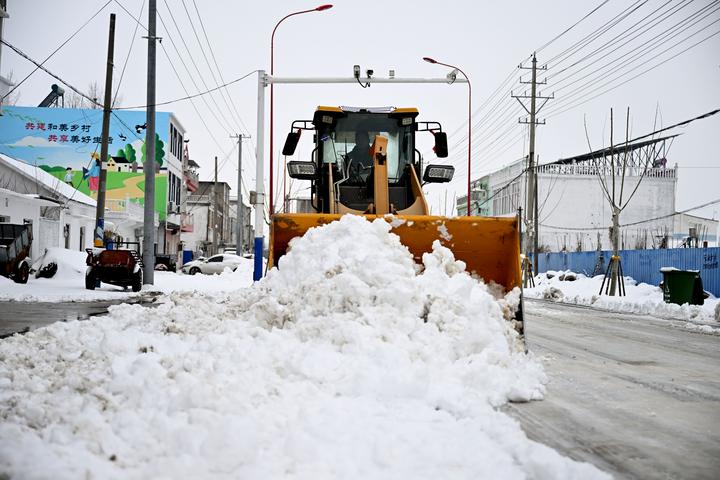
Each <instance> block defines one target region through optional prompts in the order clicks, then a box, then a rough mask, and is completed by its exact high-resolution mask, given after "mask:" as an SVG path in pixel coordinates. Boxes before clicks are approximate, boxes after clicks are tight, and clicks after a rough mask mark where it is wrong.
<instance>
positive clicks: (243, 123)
mask: <svg viewBox="0 0 720 480" xmlns="http://www.w3.org/2000/svg"><path fill="white" fill-rule="evenodd" d="M184 5H185V2H184V1H183V6H184ZM193 6H194V7H195V14H196V15H197V17H198V21H199V22H200V28H201V29H202V32H203V36H204V37H205V42H206V43H207V46H208V50H210V56H211V57H212V59H213V63H214V64H215V68H216V69H217V72H218V76H219V77H220V82H222V83H223V84H224V86H225V95H226V96H227V98H228V101H229V102H230V105H231V106H232V109H233V111H234V112H235V115H236V116H237V120H238V122H239V123H240V125H242V126H243V128H245V131H246V133H248V134H249V132H250V129H249V128H248V127H247V125H245V122H243V119H242V115H240V112H239V111H238V109H237V107H236V106H235V103H234V102H233V101H232V96H231V95H230V91H229V90H228V88H227V85H229V84H228V83H226V82H225V79H224V78H223V74H222V70H221V69H220V66H219V65H218V61H217V58H215V52H214V51H213V48H212V44H211V43H210V39H209V38H208V34H207V30H205V24H204V23H203V20H202V17H201V16H200V10H199V9H198V6H197V3H195V0H193Z"/></svg>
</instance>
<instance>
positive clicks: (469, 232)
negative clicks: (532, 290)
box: [268, 213, 522, 291]
mask: <svg viewBox="0 0 720 480" xmlns="http://www.w3.org/2000/svg"><path fill="white" fill-rule="evenodd" d="M364 216H365V217H366V218H367V219H368V220H369V221H372V220H374V219H376V218H384V219H385V220H386V221H388V222H389V223H390V222H392V221H393V220H397V219H400V220H404V222H402V224H400V225H398V226H395V227H393V228H392V229H391V231H392V232H393V233H395V234H397V235H398V236H399V237H400V241H401V242H402V244H403V245H405V246H406V247H408V249H409V250H410V252H411V253H412V254H413V256H414V257H415V261H416V262H418V263H420V262H421V261H422V255H423V253H425V252H431V251H432V243H433V241H435V240H440V243H441V244H442V245H443V246H445V247H447V248H449V249H450V250H452V252H453V254H454V255H455V258H456V259H458V260H462V261H463V262H465V263H466V264H467V267H466V270H467V271H468V272H471V273H476V274H477V275H479V276H480V277H481V278H483V280H485V281H486V282H489V281H494V282H496V283H498V284H500V285H503V286H504V287H505V290H506V291H510V290H511V289H512V288H514V287H520V286H521V282H522V274H521V266H520V234H519V229H518V220H517V218H515V217H509V218H508V217H455V218H448V217H435V216H427V215H397V216H379V215H364ZM272 218H273V219H272V223H271V226H270V258H269V259H268V268H272V267H273V266H274V265H276V264H277V260H278V259H279V258H280V257H281V256H283V255H284V254H285V253H286V252H287V250H288V245H289V243H290V240H292V239H293V238H295V237H300V236H302V235H304V234H305V232H306V231H307V230H308V229H310V228H312V227H317V226H320V225H324V224H327V223H330V222H333V221H335V220H338V219H339V218H340V215H335V214H313V213H295V214H275V215H274V216H273V217H272ZM393 223H395V224H397V223H399V222H397V221H395V222H393ZM443 226H444V228H443Z"/></svg>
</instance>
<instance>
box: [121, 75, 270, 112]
mask: <svg viewBox="0 0 720 480" xmlns="http://www.w3.org/2000/svg"><path fill="white" fill-rule="evenodd" d="M257 72H258V70H253V71H252V72H249V73H246V74H245V75H243V76H242V77H238V78H236V79H234V80H231V81H229V82H227V83H224V84H222V85H219V86H217V87H215V88H211V89H209V90H206V91H204V92H199V93H195V94H193V95H186V96H184V97H180V98H176V99H174V100H166V101H163V102H157V103H155V104H153V105H152V106H154V107H160V106H163V105H170V104H173V103H178V102H182V101H185V100H191V99H193V98H197V97H201V96H203V95H207V94H208V93H211V92H215V91H217V90H220V89H222V88H225V87H227V86H228V85H232V84H234V83H238V82H239V81H241V80H245V79H246V78H247V77H249V76H250V75H252V74H254V73H257ZM150 106H151V105H133V106H131V107H115V110H137V109H145V108H148V107H150Z"/></svg>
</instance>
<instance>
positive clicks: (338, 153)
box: [318, 113, 415, 184]
mask: <svg viewBox="0 0 720 480" xmlns="http://www.w3.org/2000/svg"><path fill="white" fill-rule="evenodd" d="M376 135H381V136H383V137H385V138H387V141H388V147H387V162H388V180H389V181H390V183H391V184H392V183H397V182H399V181H400V178H401V176H402V174H403V172H404V171H405V167H406V165H407V164H408V163H411V162H412V158H413V152H414V148H415V147H414V145H413V130H412V126H401V125H398V121H397V119H393V118H389V117H388V115H386V114H372V113H368V114H362V113H361V114H354V115H350V116H348V117H345V118H340V119H338V120H337V123H336V124H335V125H333V126H328V127H326V128H325V129H323V130H321V131H320V132H319V137H318V138H319V142H318V144H319V145H318V147H319V151H320V155H321V157H320V158H322V161H323V163H334V164H336V165H337V168H338V169H339V171H340V172H341V174H342V176H343V177H344V178H346V179H347V182H348V183H349V184H357V183H360V182H364V181H366V180H367V178H368V176H369V175H370V172H371V167H372V163H373V162H372V159H371V158H370V155H369V153H368V152H369V150H370V146H371V145H372V142H373V140H374V139H375V136H376Z"/></svg>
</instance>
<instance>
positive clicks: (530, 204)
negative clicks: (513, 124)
mask: <svg viewBox="0 0 720 480" xmlns="http://www.w3.org/2000/svg"><path fill="white" fill-rule="evenodd" d="M519 68H520V69H523V70H532V77H531V80H530V81H529V82H524V81H522V80H520V83H525V84H530V95H529V96H528V95H525V94H523V95H513V94H512V92H511V93H510V95H511V96H512V97H513V98H515V99H516V100H517V101H518V102H519V103H520V105H522V107H523V109H524V110H525V111H526V112H527V114H528V115H530V119H529V120H528V119H523V118H520V119H519V123H527V124H530V148H529V149H528V194H527V207H526V209H525V211H526V212H527V222H528V223H527V240H526V241H525V251H526V254H529V253H530V246H531V244H532V253H533V273H534V274H535V275H537V273H538V237H539V221H538V184H537V165H536V164H535V163H536V162H535V126H536V125H545V120H543V121H541V122H540V121H538V120H537V114H538V113H539V112H540V110H541V109H542V107H544V106H545V104H546V103H547V101H548V100H550V99H552V98H554V95H551V96H549V97H543V96H540V95H538V94H537V85H538V83H539V84H541V85H544V84H546V83H547V82H546V81H542V82H538V81H537V58H535V54H534V53H533V57H532V67H523V66H522V65H520V66H519ZM540 69H541V70H547V66H543V67H541V68H540ZM521 99H530V109H528V108H527V107H526V106H525V104H524V103H523V101H522V100H521ZM537 99H541V100H544V102H543V103H542V105H540V106H539V107H537ZM530 239H532V242H531V241H530Z"/></svg>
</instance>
